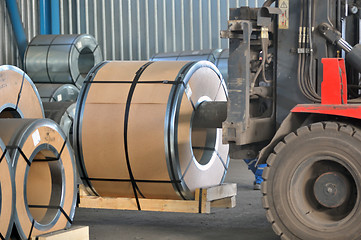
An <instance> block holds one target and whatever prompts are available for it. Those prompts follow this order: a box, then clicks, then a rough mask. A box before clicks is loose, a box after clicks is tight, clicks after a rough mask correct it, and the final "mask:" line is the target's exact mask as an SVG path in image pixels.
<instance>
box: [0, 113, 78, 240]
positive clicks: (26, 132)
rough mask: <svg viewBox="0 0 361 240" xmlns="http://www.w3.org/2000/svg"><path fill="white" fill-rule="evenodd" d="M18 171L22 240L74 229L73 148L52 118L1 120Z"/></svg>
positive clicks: (0, 129) (18, 220)
mask: <svg viewBox="0 0 361 240" xmlns="http://www.w3.org/2000/svg"><path fill="white" fill-rule="evenodd" d="M0 137H1V138H2V139H3V141H4V143H5V145H6V147H7V150H8V151H9V155H10V159H11V160H10V161H11V162H12V168H13V172H14V179H15V180H14V182H15V192H16V205H15V219H14V221H15V227H16V229H17V232H18V234H19V236H20V238H21V239H28V238H30V237H32V236H38V235H41V234H44V233H48V232H53V231H56V230H60V229H64V228H66V227H70V225H71V222H72V219H73V217H74V212H75V205H76V193H77V189H76V170H75V169H76V167H75V161H74V156H73V153H72V149H71V146H70V144H69V142H68V141H66V137H65V135H64V133H63V132H62V131H61V129H60V127H59V126H58V125H57V124H56V123H55V122H54V121H52V120H49V119H0Z"/></svg>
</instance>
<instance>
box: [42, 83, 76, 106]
mask: <svg viewBox="0 0 361 240" xmlns="http://www.w3.org/2000/svg"><path fill="white" fill-rule="evenodd" d="M35 85H36V88H37V89H38V92H39V94H40V97H41V101H43V102H76V100H77V98H78V95H79V92H80V90H79V88H77V87H76V86H75V85H73V84H49V83H37V84H35Z"/></svg>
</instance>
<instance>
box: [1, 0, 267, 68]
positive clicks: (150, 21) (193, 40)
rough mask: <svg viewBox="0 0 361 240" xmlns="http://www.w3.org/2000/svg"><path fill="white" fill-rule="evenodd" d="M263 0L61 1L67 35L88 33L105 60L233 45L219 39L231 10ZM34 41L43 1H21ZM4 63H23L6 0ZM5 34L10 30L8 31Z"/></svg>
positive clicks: (19, 1)
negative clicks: (17, 49)
mask: <svg viewBox="0 0 361 240" xmlns="http://www.w3.org/2000/svg"><path fill="white" fill-rule="evenodd" d="M262 2H263V0H60V18H61V19H60V22H61V26H60V29H61V33H62V34H76V33H88V34H91V35H93V36H95V38H96V39H97V41H98V42H99V43H100V46H102V50H103V54H104V58H105V59H109V60H112V59H120V60H141V59H149V57H151V56H152V55H153V54H155V53H158V52H174V51H184V50H198V49H209V48H227V47H228V41H227V40H225V39H220V38H219V32H220V30H221V29H226V27H227V19H228V9H229V8H230V7H239V6H245V5H249V6H251V7H254V6H257V5H260V4H261V3H262ZM18 3H19V7H20V13H21V15H22V19H23V23H25V24H24V26H25V28H26V31H27V36H28V38H29V39H28V40H29V41H30V40H31V38H32V37H33V36H35V35H36V34H37V33H38V32H39V27H38V26H39V17H38V16H39V14H38V1H37V0H18ZM0 14H1V17H0V30H1V33H0V34H1V35H0V46H1V49H2V50H1V52H0V53H1V54H0V65H1V64H13V65H18V64H19V61H18V59H17V51H16V43H15V41H14V39H13V35H12V29H11V23H10V20H9V18H8V14H7V11H6V8H5V1H0ZM3 33H5V34H3Z"/></svg>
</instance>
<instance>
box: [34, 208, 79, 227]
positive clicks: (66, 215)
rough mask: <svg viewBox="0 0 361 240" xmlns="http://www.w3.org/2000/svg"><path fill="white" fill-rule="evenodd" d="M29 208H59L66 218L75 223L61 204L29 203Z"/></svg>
mask: <svg viewBox="0 0 361 240" xmlns="http://www.w3.org/2000/svg"><path fill="white" fill-rule="evenodd" d="M28 207H29V208H46V209H59V210H60V212H61V213H62V214H63V215H64V217H65V218H66V220H68V222H69V223H70V224H72V223H73V221H72V220H71V219H70V217H69V215H68V214H67V213H66V212H65V211H64V209H63V208H62V207H61V206H48V205H28Z"/></svg>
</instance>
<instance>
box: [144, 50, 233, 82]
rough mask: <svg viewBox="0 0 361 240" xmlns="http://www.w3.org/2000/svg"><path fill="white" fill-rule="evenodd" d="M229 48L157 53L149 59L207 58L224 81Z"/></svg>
mask: <svg viewBox="0 0 361 240" xmlns="http://www.w3.org/2000/svg"><path fill="white" fill-rule="evenodd" d="M228 57H229V49H207V50H196V51H183V52H171V53H158V54H155V55H154V56H153V57H151V59H150V60H151V61H201V60H207V61H210V62H212V63H214V65H216V66H217V68H218V69H219V71H220V72H221V74H222V75H223V78H224V80H225V82H227V79H228Z"/></svg>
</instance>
